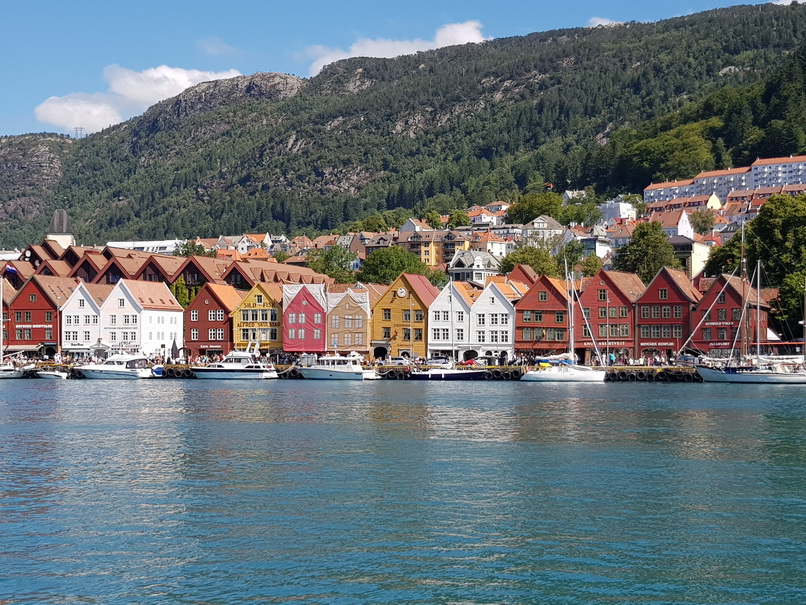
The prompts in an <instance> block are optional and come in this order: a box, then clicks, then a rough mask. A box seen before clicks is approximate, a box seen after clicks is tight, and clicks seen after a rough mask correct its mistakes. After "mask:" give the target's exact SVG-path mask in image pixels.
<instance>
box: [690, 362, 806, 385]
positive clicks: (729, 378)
mask: <svg viewBox="0 0 806 605" xmlns="http://www.w3.org/2000/svg"><path fill="white" fill-rule="evenodd" d="M696 368H697V373H698V374H699V375H700V378H702V379H703V382H728V383H734V384H806V373H804V372H775V371H769V372H768V371H764V370H753V369H750V370H746V371H742V370H737V369H727V370H725V369H721V368H710V367H707V366H697V367H696Z"/></svg>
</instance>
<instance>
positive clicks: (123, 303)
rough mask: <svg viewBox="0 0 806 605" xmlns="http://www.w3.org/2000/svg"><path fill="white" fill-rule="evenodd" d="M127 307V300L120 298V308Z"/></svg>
mask: <svg viewBox="0 0 806 605" xmlns="http://www.w3.org/2000/svg"><path fill="white" fill-rule="evenodd" d="M125 306H126V299H125V298H118V308H120V309H122V308H123V307H125Z"/></svg>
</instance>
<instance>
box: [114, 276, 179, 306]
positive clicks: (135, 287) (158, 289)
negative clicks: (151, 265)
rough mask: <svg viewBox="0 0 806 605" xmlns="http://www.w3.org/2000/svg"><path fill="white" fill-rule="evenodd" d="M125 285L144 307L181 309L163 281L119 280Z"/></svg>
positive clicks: (122, 285)
mask: <svg viewBox="0 0 806 605" xmlns="http://www.w3.org/2000/svg"><path fill="white" fill-rule="evenodd" d="M118 284H120V285H121V287H125V288H126V289H127V290H128V291H129V292H130V293H131V295H132V296H133V297H134V298H135V299H136V300H137V302H138V304H139V305H140V306H141V307H143V309H148V310H151V311H179V312H182V311H183V309H182V305H180V304H179V303H178V302H177V301H176V298H174V295H173V294H171V291H170V290H169V289H168V286H166V285H165V284H164V283H163V282H155V281H140V280H135V279H122V280H120V281H119V282H118Z"/></svg>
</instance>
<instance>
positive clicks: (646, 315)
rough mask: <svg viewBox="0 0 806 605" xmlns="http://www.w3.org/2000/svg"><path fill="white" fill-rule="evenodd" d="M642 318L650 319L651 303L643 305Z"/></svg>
mask: <svg viewBox="0 0 806 605" xmlns="http://www.w3.org/2000/svg"><path fill="white" fill-rule="evenodd" d="M641 319H649V305H641Z"/></svg>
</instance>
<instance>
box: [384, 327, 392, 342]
mask: <svg viewBox="0 0 806 605" xmlns="http://www.w3.org/2000/svg"><path fill="white" fill-rule="evenodd" d="M391 332H392V328H384V329H383V339H384V340H389V339H390V338H391V337H392V334H391Z"/></svg>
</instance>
